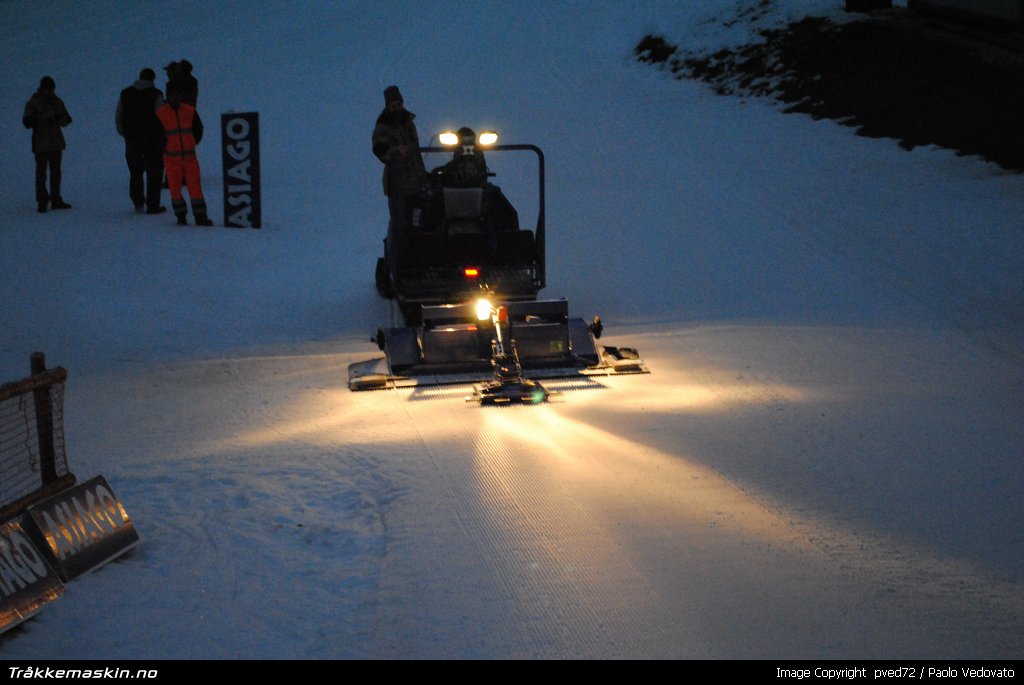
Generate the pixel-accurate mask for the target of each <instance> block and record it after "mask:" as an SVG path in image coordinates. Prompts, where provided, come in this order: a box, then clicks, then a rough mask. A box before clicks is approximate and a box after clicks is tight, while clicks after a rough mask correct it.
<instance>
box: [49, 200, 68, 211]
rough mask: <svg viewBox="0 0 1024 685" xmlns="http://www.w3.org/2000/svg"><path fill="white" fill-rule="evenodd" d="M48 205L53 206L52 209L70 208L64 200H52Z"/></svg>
mask: <svg viewBox="0 0 1024 685" xmlns="http://www.w3.org/2000/svg"><path fill="white" fill-rule="evenodd" d="M50 206H51V207H53V208H54V209H71V205H69V204H68V203H67V202H64V200H54V201H53V202H52V203H50Z"/></svg>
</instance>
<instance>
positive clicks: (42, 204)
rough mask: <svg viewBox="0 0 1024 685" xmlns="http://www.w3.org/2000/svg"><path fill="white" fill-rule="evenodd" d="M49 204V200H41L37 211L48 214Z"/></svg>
mask: <svg viewBox="0 0 1024 685" xmlns="http://www.w3.org/2000/svg"><path fill="white" fill-rule="evenodd" d="M48 204H49V203H47V202H40V203H39V206H38V207H37V208H36V211H37V212H39V213H40V214H46V208H47V206H48Z"/></svg>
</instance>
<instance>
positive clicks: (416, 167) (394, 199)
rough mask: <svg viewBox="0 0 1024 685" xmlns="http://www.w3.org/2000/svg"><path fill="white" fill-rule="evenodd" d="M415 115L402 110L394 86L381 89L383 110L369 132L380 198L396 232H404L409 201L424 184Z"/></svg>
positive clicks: (408, 211)
mask: <svg viewBox="0 0 1024 685" xmlns="http://www.w3.org/2000/svg"><path fill="white" fill-rule="evenodd" d="M415 119H416V115H415V114H413V113H412V112H410V111H408V110H407V109H405V99H404V98H403V97H402V92H401V91H400V90H399V89H398V86H388V87H387V88H385V89H384V110H383V111H382V112H381V113H380V116H378V117H377V123H376V125H375V126H374V128H373V136H372V145H373V154H374V155H376V157H377V159H379V160H380V161H381V162H383V164H384V194H385V195H387V198H388V211H389V213H390V215H391V221H392V223H393V224H395V226H396V228H398V229H399V230H402V229H405V228H408V227H409V225H410V222H411V217H412V210H413V198H414V197H415V196H416V193H417V192H419V190H420V188H421V187H422V186H423V183H424V181H425V180H426V176H427V172H426V168H425V167H424V165H423V156H422V155H421V154H420V138H419V134H418V133H417V131H416V124H415V121H414V120H415Z"/></svg>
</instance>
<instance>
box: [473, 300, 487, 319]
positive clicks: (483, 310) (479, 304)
mask: <svg viewBox="0 0 1024 685" xmlns="http://www.w3.org/2000/svg"><path fill="white" fill-rule="evenodd" d="M490 318H491V301H490V300H488V299H487V298H486V297H481V298H480V299H479V300H477V301H476V319H477V321H487V320H488V319H490Z"/></svg>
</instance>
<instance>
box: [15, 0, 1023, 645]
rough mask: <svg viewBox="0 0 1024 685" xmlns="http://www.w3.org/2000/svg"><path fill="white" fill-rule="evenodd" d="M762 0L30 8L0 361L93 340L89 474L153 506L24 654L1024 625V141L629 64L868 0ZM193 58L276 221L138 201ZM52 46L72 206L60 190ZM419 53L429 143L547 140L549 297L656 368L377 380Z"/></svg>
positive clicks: (980, 629)
mask: <svg viewBox="0 0 1024 685" xmlns="http://www.w3.org/2000/svg"><path fill="white" fill-rule="evenodd" d="M762 5H763V3H755V2H741V1H739V0H720V1H717V2H701V3H697V2H694V3H678V2H635V3H634V2H621V3H600V4H594V5H580V4H578V3H568V2H556V3H550V2H539V3H514V4H511V5H510V4H508V3H444V4H442V5H441V6H435V5H427V4H422V5H421V4H416V3H385V4H381V3H370V2H367V3H361V2H346V3H314V2H308V3H301V4H298V5H295V4H287V3H274V4H265V5H260V7H259V11H258V12H256V11H254V8H253V6H252V5H251V4H250V3H243V2H224V1H221V0H218V1H217V2H213V3H210V2H205V3H203V2H191V1H186V2H181V3H178V4H176V5H175V7H174V8H173V10H172V12H171V14H168V7H167V6H166V5H165V4H162V3H155V2H152V3H135V4H133V5H132V10H131V12H128V11H127V10H126V8H125V6H123V5H122V4H120V3H105V2H94V3H88V4H66V3H28V2H7V3H4V4H3V5H0V15H2V18H3V26H4V28H3V29H2V31H3V35H4V40H3V41H0V58H2V62H3V64H4V65H5V73H6V78H7V83H8V87H7V88H5V89H3V92H0V101H2V102H3V111H5V112H7V116H5V117H3V119H2V121H0V135H2V136H3V139H4V140H5V141H6V142H7V146H6V148H7V150H8V153H7V154H6V155H4V156H3V158H2V159H0V182H2V183H3V187H4V188H6V189H7V192H6V193H4V194H3V196H0V269H2V276H3V289H4V290H3V297H2V298H0V314H2V317H0V318H2V321H3V324H4V329H5V330H4V335H3V336H2V337H0V373H2V374H3V377H2V378H3V379H4V380H14V379H17V378H20V377H22V376H24V375H25V374H26V372H27V368H28V356H29V354H30V353H31V352H33V351H36V350H42V351H45V352H46V354H47V357H48V360H49V362H50V363H51V364H53V365H56V364H60V365H63V366H65V367H66V368H67V369H68V371H69V375H70V376H69V383H68V390H67V399H66V402H67V412H66V413H67V426H66V431H67V440H68V449H69V460H70V463H71V467H72V470H74V471H75V472H76V473H77V474H78V475H79V476H80V477H88V476H90V475H92V474H94V473H103V474H104V475H105V476H106V477H107V479H108V480H109V481H110V482H111V484H112V485H113V487H114V488H115V490H116V491H117V493H118V494H119V495H120V496H121V498H122V499H123V501H124V503H125V506H126V508H127V510H128V512H129V514H131V515H132V517H133V519H134V521H135V524H136V527H137V528H138V530H139V532H140V534H141V536H142V539H143V544H142V546H140V547H139V548H138V550H137V551H136V552H134V553H133V554H132V555H131V556H129V557H127V558H125V559H124V560H123V561H120V562H118V563H116V564H113V565H111V566H108V567H106V568H104V569H102V570H101V571H99V572H97V573H94V574H92V575H90V576H88V577H86V578H84V579H81V580H78V581H76V582H75V583H74V584H73V585H72V586H71V588H70V589H69V591H68V593H67V594H66V596H65V597H64V598H62V599H61V600H60V601H59V602H57V603H55V604H54V605H52V606H51V607H48V608H47V609H46V610H45V611H44V612H43V613H41V614H40V615H39V616H38V617H36V618H34V619H33V620H31V621H29V622H28V623H26V624H25V625H24V626H23V627H21V628H19V629H17V630H15V631H12V632H10V633H8V634H5V635H4V636H3V637H2V638H0V656H2V657H4V658H7V659H50V658H60V657H65V658H147V657H153V658H201V657H214V658H270V657H277V658H289V657H299V658H339V657H407V656H426V657H433V656H453V657H469V658H473V657H608V656H610V657H615V656H622V657H665V656H669V657H711V658H732V657H764V658H773V657H778V658H787V657H814V658H843V657H865V658H871V657H880V658H884V657H890V658H897V657H925V658H927V657H934V658H938V657H977V658H985V657H1004V658H1006V657H1008V658H1019V657H1020V656H1021V654H1022V651H1024V642H1022V640H1021V637H1020V636H1021V635H1024V631H1022V630H1021V629H1022V627H1024V626H1022V625H1021V623H1022V616H1024V612H1022V608H1024V607H1022V604H1024V600H1022V599H1021V598H1022V593H1021V582H1022V581H1024V578H1022V576H1021V571H1020V569H1021V568H1022V561H1024V548H1022V546H1021V529H1022V524H1024V520H1022V516H1021V513H1020V507H1019V496H1020V492H1021V487H1022V485H1024V475H1022V471H1021V467H1020V455H1021V453H1022V447H1024V428H1022V426H1024V421H1021V418H1022V416H1021V414H1022V411H1021V408H1022V407H1024V402H1022V400H1024V397H1022V393H1021V388H1022V387H1024V386H1022V383H1021V381H1022V380H1024V373H1022V367H1021V363H1020V360H1021V357H1022V355H1024V326H1022V321H1021V311H1024V308H1022V307H1021V306H1020V305H1021V304H1022V303H1024V283H1022V282H1021V279H1020V274H1021V264H1022V254H1024V246H1022V238H1021V233H1020V217H1021V216H1022V211H1021V210H1022V204H1024V179H1022V178H1021V177H1020V176H1019V175H1008V174H1004V173H1000V172H999V171H998V169H997V168H995V167H993V166H991V165H988V164H984V163H982V162H979V161H977V160H972V159H966V158H958V157H956V156H954V155H952V154H950V153H948V152H945V151H942V150H918V151H915V152H913V153H906V152H904V151H902V150H900V149H899V148H898V146H896V145H895V144H893V143H892V142H890V141H885V140H869V139H863V138H857V137H855V136H853V135H852V133H851V132H850V131H849V130H848V129H845V128H842V127H839V126H836V125H834V124H832V123H830V122H825V121H811V120H809V119H806V118H802V117H796V116H784V115H782V114H780V113H779V112H778V111H777V109H776V108H774V107H773V106H772V105H771V104H770V103H767V102H762V101H756V100H755V101H743V100H739V99H730V98H722V97H718V96H715V95H713V94H711V93H709V92H707V91H706V90H705V89H703V88H701V87H700V86H699V85H697V84H693V83H687V82H679V81H675V80H672V79H670V78H668V77H666V76H663V75H659V74H657V73H655V72H652V71H650V70H649V69H646V68H644V67H642V66H641V65H639V64H636V63H635V62H634V61H633V60H632V56H631V51H632V48H633V46H634V45H635V43H636V41H637V40H638V39H639V38H640V37H642V36H643V35H644V34H645V33H648V32H651V31H659V32H664V33H668V34H670V35H672V37H673V38H675V39H677V40H679V41H681V42H686V43H687V44H690V45H703V44H707V45H714V44H715V43H716V42H718V43H720V44H726V43H730V44H735V43H736V42H738V41H742V40H744V39H746V38H747V37H749V36H750V35H752V27H756V26H761V25H766V24H770V23H771V22H780V21H783V20H785V19H787V18H791V17H798V16H800V15H801V14H803V13H806V12H808V11H812V12H819V13H825V14H831V15H834V16H837V17H838V16H841V15H842V12H841V10H840V7H841V5H842V3H841V2H838V1H837V2H832V1H827V0H820V1H816V2H815V1H812V0H788V1H787V2H781V1H777V2H774V3H769V6H770V8H771V13H769V14H767V15H765V16H760V15H758V14H757V13H753V14H749V15H748V14H745V13H744V11H743V10H744V8H747V7H755V6H762ZM439 10H440V11H439ZM737 16H739V17H741V20H740V21H738V22H735V23H733V24H732V25H731V27H730V28H729V29H728V30H726V29H724V28H723V27H722V22H723V20H727V19H730V18H736V17H737ZM755 16H756V17H757V23H756V24H751V22H750V17H755ZM180 58H187V59H189V60H190V61H192V62H193V64H194V65H195V69H196V75H197V76H198V78H199V80H200V88H201V91H200V101H199V105H200V106H199V110H200V113H201V114H202V115H203V116H204V117H205V118H206V119H207V121H208V125H209V126H210V127H211V132H212V133H211V137H210V139H209V140H208V142H205V143H204V145H203V146H201V151H200V162H201V163H202V164H203V166H204V183H205V188H206V192H207V195H208V198H209V202H210V205H211V214H212V216H214V217H219V216H220V215H221V211H222V200H221V196H220V193H221V184H220V180H219V165H220V158H219V153H218V150H217V147H216V123H217V121H218V120H219V115H220V114H221V113H223V112H227V111H230V110H235V111H258V112H259V113H260V121H261V129H262V143H263V178H264V228H263V229H261V230H258V231H247V230H235V229H226V228H213V229H199V228H196V227H189V228H184V229H183V228H177V227H174V226H172V225H171V224H172V219H169V218H168V216H167V215H164V216H158V217H150V216H137V215H135V214H134V213H132V211H131V203H130V202H129V200H128V197H127V170H126V168H125V165H124V161H123V157H122V146H121V141H120V139H119V138H118V137H117V134H116V132H115V131H114V127H113V113H114V107H115V105H116V98H117V94H118V92H119V90H120V89H121V88H122V87H124V86H125V85H127V84H129V83H130V82H131V81H132V80H133V79H134V77H135V76H136V75H137V73H138V71H139V69H140V68H142V67H144V66H150V67H153V68H155V69H157V70H158V71H159V70H160V69H161V68H162V67H163V65H164V64H166V63H167V62H169V61H171V60H175V59H180ZM44 74H50V75H51V76H53V77H54V78H55V80H56V82H57V92H58V94H59V95H61V97H63V98H64V100H65V102H66V103H67V106H68V108H69V110H70V112H71V114H72V116H73V117H74V119H75V121H74V123H73V124H72V126H71V127H69V128H68V129H67V130H66V136H67V138H68V149H67V151H66V153H65V157H64V172H65V173H64V175H65V183H64V187H65V196H66V198H67V199H68V200H69V201H70V202H71V203H72V204H73V205H74V208H73V209H72V210H71V211H69V212H66V213H52V212H51V213H49V214H46V215H37V214H36V213H35V211H34V203H33V201H32V199H33V198H32V158H31V154H30V152H29V140H28V135H29V134H28V132H27V131H25V130H24V129H22V128H21V126H20V114H21V109H22V107H23V106H24V101H25V100H27V98H28V97H29V95H30V94H31V92H32V91H33V90H34V88H35V86H36V84H37V83H38V80H39V78H40V77H41V76H42V75H44ZM391 83H397V84H398V85H400V87H401V88H402V91H403V93H404V95H405V98H406V103H407V106H408V107H409V109H410V110H412V111H413V112H416V113H417V115H418V118H417V124H418V126H419V131H420V134H421V136H422V138H423V139H424V140H426V139H427V138H429V137H430V135H432V134H433V133H435V132H437V131H439V130H441V129H442V128H444V127H448V126H452V125H455V126H458V125H463V124H466V125H471V126H480V127H484V126H486V127H494V128H495V129H497V130H498V131H499V132H501V133H502V134H503V140H504V141H505V142H530V143H535V144H537V145H540V146H541V147H542V148H543V149H544V151H545V153H546V158H547V164H548V167H547V174H548V189H547V190H548V226H549V230H550V237H549V259H550V261H549V266H548V273H549V287H548V290H547V292H546V293H545V294H547V295H550V296H553V297H559V296H565V297H567V298H569V301H570V306H571V307H572V309H573V310H574V311H576V312H577V313H578V314H580V315H583V316H589V315H590V314H592V313H600V314H601V315H602V318H603V319H604V320H605V322H606V326H607V332H608V335H609V336H611V339H612V341H613V342H615V341H618V342H621V343H630V344H633V345H635V346H637V347H639V348H640V349H641V351H642V352H643V353H644V354H645V357H646V358H647V359H648V361H649V363H650V365H651V367H652V370H653V373H652V374H651V375H650V376H647V377H633V378H621V379H613V381H608V382H606V383H602V384H600V387H597V388H592V389H590V390H585V391H579V392H566V393H565V394H564V395H562V396H561V397H560V399H559V401H558V402H557V403H552V404H550V405H548V406H543V407H532V408H522V409H521V410H517V409H512V410H507V411H497V412H490V411H484V410H479V409H475V408H471V407H467V406H465V405H464V403H463V402H461V400H460V399H459V394H460V392H459V391H455V392H452V393H447V394H446V393H443V392H442V393H437V394H427V393H410V392H382V393H363V394H352V393H350V392H349V391H348V390H347V389H346V388H345V368H346V365H347V364H348V363H350V362H352V361H357V360H360V359H364V358H367V357H371V356H373V355H374V354H375V353H376V348H375V347H374V346H373V345H371V344H370V343H369V342H368V339H369V335H370V333H371V332H372V331H373V330H374V329H375V328H376V326H377V325H379V324H380V323H384V322H387V321H388V320H390V319H391V317H392V316H393V313H392V312H390V311H389V309H388V306H387V304H386V303H384V302H383V301H381V300H380V299H379V298H378V297H377V296H376V294H375V292H374V289H373V280H372V269H373V263H374V260H375V258H376V257H377V255H378V253H379V251H380V240H381V238H382V235H383V226H384V222H385V220H386V205H385V200H384V197H383V195H382V194H381V192H380V168H379V162H377V160H376V159H375V158H374V157H373V156H372V155H371V154H370V150H369V134H370V131H371V128H372V124H373V121H374V119H375V117H376V116H377V114H378V113H379V111H380V108H381V107H382V106H383V98H382V91H383V89H384V87H385V86H387V85H389V84H391ZM428 163H429V160H428ZM497 171H498V174H499V175H498V182H499V183H503V184H505V185H504V186H503V187H505V188H506V190H507V191H509V192H510V194H511V196H512V198H513V201H516V202H517V203H522V204H525V205H528V204H529V202H530V198H529V196H528V194H523V195H517V194H516V192H517V191H516V181H517V170H516V169H515V168H504V169H503V168H501V167H499V168H498V169H497ZM526 213H527V214H528V213H529V212H528V211H527V212H526Z"/></svg>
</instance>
